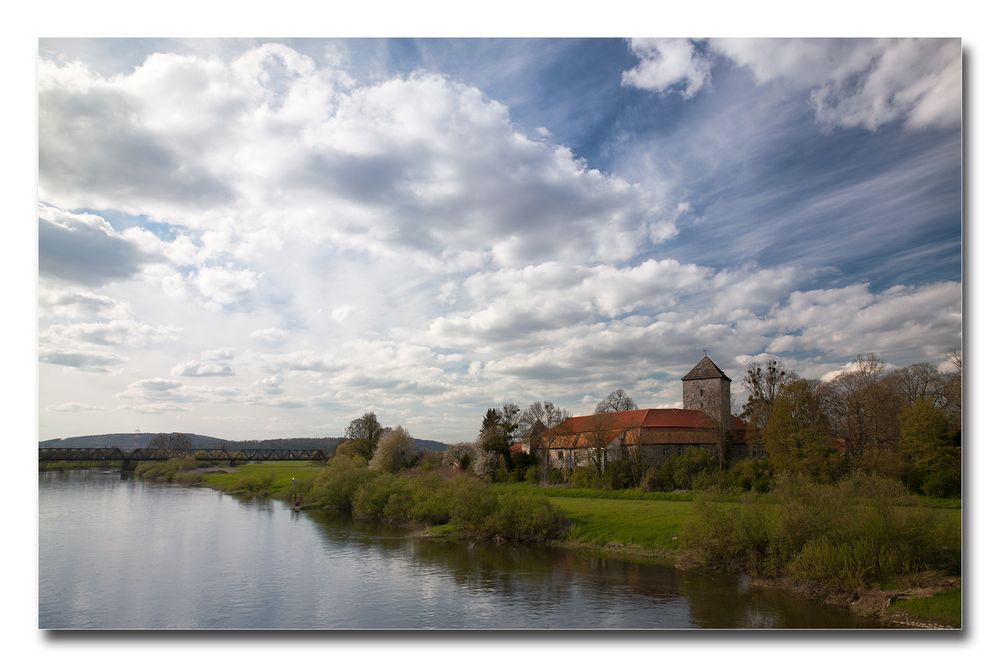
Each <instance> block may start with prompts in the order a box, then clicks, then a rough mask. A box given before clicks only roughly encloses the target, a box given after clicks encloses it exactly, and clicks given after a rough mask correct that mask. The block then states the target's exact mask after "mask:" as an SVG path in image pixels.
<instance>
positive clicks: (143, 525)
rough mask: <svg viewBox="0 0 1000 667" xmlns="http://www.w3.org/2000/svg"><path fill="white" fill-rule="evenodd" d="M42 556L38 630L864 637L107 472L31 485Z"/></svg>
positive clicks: (700, 584) (820, 613) (703, 582)
mask: <svg viewBox="0 0 1000 667" xmlns="http://www.w3.org/2000/svg"><path fill="white" fill-rule="evenodd" d="M38 548H39V563H38V565H39V567H38V572H39V575H38V576H39V581H38V597H39V611H38V620H39V627H41V628H47V629H65V628H80V629H83V628H106V629H111V628H113V629H126V628H136V629H140V628H141V629H160V628H186V629H190V628H199V629H220V628H273V629H305V628H309V629H362V628H365V629H367V628H446V629H453V628H469V629H495V628H525V629H536V628H537V629H543V628H594V629H644V628H657V629H659V628H855V627H874V623H873V622H872V621H865V620H863V619H860V618H857V617H855V616H854V615H852V614H850V613H848V612H846V611H842V610H839V609H835V608H831V607H827V606H824V605H819V604H816V603H812V602H809V601H806V600H802V599H800V598H797V597H795V596H793V595H791V594H788V593H786V592H783V591H777V590H769V589H768V590H762V589H758V588H755V587H750V586H748V585H747V584H746V583H745V582H744V581H741V580H740V579H738V578H735V577H730V576H723V575H718V574H714V573H702V572H691V571H680V570H676V569H674V568H670V567H664V566H657V565H645V564H639V563H634V562H627V561H619V560H614V559H607V558H599V557H592V556H585V555H582V554H580V553H577V552H574V551H570V550H566V549H557V548H550V547H544V546H538V545H519V544H503V545H493V544H475V543H465V542H460V543H455V542H445V541H439V540H427V539H416V538H412V537H408V536H407V535H406V534H405V533H403V532H401V531H398V530H392V529H388V528H384V527H377V526H369V525H361V524H357V523H351V522H350V521H347V520H345V519H343V518H339V517H337V516H329V515H325V514H317V513H309V514H304V513H295V512H292V511H291V510H290V509H289V508H288V507H287V506H285V505H283V504H281V503H279V502H276V501H259V502H249V501H243V500H238V499H236V498H234V497H231V496H228V495H225V494H222V493H220V492H218V491H213V490H211V489H202V488H191V487H181V486H174V485H166V484H154V483H145V482H141V481H136V480H133V479H124V480H123V479H121V478H120V476H119V474H118V473H117V472H114V473H109V472H100V471H94V470H77V471H66V472H44V473H39V527H38Z"/></svg>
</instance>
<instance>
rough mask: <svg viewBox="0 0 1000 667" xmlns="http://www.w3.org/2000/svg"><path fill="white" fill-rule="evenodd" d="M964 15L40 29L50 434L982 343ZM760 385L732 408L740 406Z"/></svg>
mask: <svg viewBox="0 0 1000 667" xmlns="http://www.w3.org/2000/svg"><path fill="white" fill-rule="evenodd" d="M961 66H962V63H961V52H960V44H959V42H958V41H957V40H926V39H925V40H905V39H899V40H697V41H692V40H685V39H672V40H637V41H632V40H627V39H597V40H585V39H572V40H570V39H550V40H533V39H515V40H504V39H495V40H475V39H463V40H447V39H437V40H367V39H357V40H317V39H308V40H267V39H261V40H126V39H116V40H42V41H41V42H40V46H39V197H40V204H39V271H40V277H39V278H40V291H39V293H40V304H39V349H40V362H41V363H40V365H39V385H40V428H39V432H40V433H39V434H40V437H42V438H47V437H57V436H68V435H73V434H81V433H94V432H114V431H128V430H133V429H135V428H136V427H140V428H142V430H150V431H156V430H185V431H196V432H201V433H207V434H211V435H218V436H221V437H233V438H251V437H277V436H290V435H339V434H341V433H342V431H343V428H344V426H345V425H346V424H347V422H348V421H350V419H351V418H353V417H355V416H357V415H359V414H361V413H362V412H364V411H366V410H369V409H374V410H375V411H376V412H377V413H378V414H379V416H380V417H381V418H382V421H383V422H384V423H387V424H396V423H400V424H403V425H404V426H407V427H408V428H410V430H411V432H413V433H414V434H416V435H419V436H421V437H429V438H437V439H441V440H445V441H449V442H452V441H458V440H463V439H469V438H472V437H474V435H475V432H476V429H477V428H478V422H479V418H480V416H481V414H482V413H483V412H484V411H485V410H486V408H488V407H490V406H492V405H496V404H499V403H500V402H502V401H508V400H509V401H515V402H518V403H520V404H522V405H524V404H527V403H530V402H532V401H534V400H553V401H555V402H556V403H557V404H559V405H562V406H563V407H566V408H568V409H569V410H570V411H571V412H573V413H574V414H586V413H587V412H589V410H590V409H591V408H592V406H593V404H595V403H596V402H597V400H599V399H600V398H602V397H603V396H604V395H606V394H607V393H608V392H610V391H612V390H614V389H616V388H618V387H622V388H624V389H625V390H626V391H627V392H628V393H630V394H631V395H632V396H633V398H635V400H636V402H637V403H638V404H639V405H640V406H641V407H657V406H661V407H670V406H677V405H679V403H680V399H681V396H680V382H679V377H680V375H682V374H683V373H684V372H686V371H687V370H688V369H689V368H690V367H691V366H693V365H694V364H695V363H696V362H697V361H698V359H699V357H700V354H701V350H702V349H703V348H707V349H708V350H709V354H710V355H711V356H712V358H713V359H714V360H715V361H716V362H717V363H718V364H719V365H720V366H721V367H722V368H723V369H725V370H726V372H727V373H729V375H730V376H731V377H734V378H738V377H739V376H740V374H741V371H742V368H743V367H745V365H746V364H747V363H748V362H749V361H752V360H755V359H762V358H765V357H778V358H781V359H782V360H783V361H784V362H785V363H786V364H787V365H788V366H790V367H792V368H793V369H795V370H796V371H797V372H799V373H800V374H802V375H804V376H806V377H815V378H820V377H829V376H830V374H832V373H836V372H837V371H838V370H841V369H843V368H844V367H845V365H846V364H848V363H849V362H850V360H851V359H852V358H853V357H855V356H856V355H858V354H863V353H867V352H876V353H878V354H880V355H881V356H883V357H884V358H885V359H886V360H887V361H888V362H889V363H890V364H892V365H895V366H901V365H906V364H909V363H914V362H918V361H929V362H931V363H935V364H937V363H941V362H944V360H945V357H946V355H947V353H948V352H949V351H950V350H952V349H954V348H958V347H959V346H960V345H961V333H962V304H961V278H962V264H961V240H962V226H961V216H962V195H961V187H962V173H961V165H962V163H961V151H962V141H961ZM741 400H742V397H741V394H740V392H739V391H738V387H736V386H735V384H734V405H733V408H734V410H736V411H738V410H739V408H740V406H741Z"/></svg>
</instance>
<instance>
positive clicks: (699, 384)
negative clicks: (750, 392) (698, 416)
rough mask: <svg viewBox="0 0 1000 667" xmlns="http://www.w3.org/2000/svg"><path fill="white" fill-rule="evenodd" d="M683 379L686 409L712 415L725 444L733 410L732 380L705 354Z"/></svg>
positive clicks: (720, 440)
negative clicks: (730, 393)
mask: <svg viewBox="0 0 1000 667" xmlns="http://www.w3.org/2000/svg"><path fill="white" fill-rule="evenodd" d="M681 381H682V382H683V384H684V409H685V410H702V411H703V412H704V413H705V414H707V415H708V416H709V417H711V418H712V419H713V420H714V421H715V422H716V424H718V425H719V442H720V445H724V444H725V441H726V434H727V433H728V432H729V425H730V414H731V410H732V408H731V406H730V402H729V384H730V383H731V382H732V380H730V379H729V378H728V377H726V374H725V373H723V372H722V370H720V369H719V367H718V366H716V365H715V363H714V362H713V361H712V360H711V359H709V358H708V355H705V357H704V358H702V360H701V361H699V362H698V364H697V365H696V366H695V367H694V368H692V369H691V370H690V371H689V372H688V374H687V375H685V376H684V377H683V378H681Z"/></svg>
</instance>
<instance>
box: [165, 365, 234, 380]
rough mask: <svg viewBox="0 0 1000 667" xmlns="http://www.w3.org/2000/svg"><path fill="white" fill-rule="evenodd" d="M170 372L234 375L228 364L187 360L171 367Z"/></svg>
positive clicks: (195, 374) (213, 375) (214, 375)
mask: <svg viewBox="0 0 1000 667" xmlns="http://www.w3.org/2000/svg"><path fill="white" fill-rule="evenodd" d="M170 374H171V375H180V376H182V377H222V376H228V375H235V373H234V372H233V367H232V366H230V365H229V364H221V363H211V362H205V361H188V362H186V363H183V364H178V365H177V366H174V367H173V368H172V369H171V371H170Z"/></svg>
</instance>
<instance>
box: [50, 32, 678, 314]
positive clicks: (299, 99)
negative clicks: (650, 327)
mask: <svg viewBox="0 0 1000 667" xmlns="http://www.w3.org/2000/svg"><path fill="white" fill-rule="evenodd" d="M39 79H40V83H39V88H40V93H39V94H40V98H39V106H40V109H41V111H42V118H43V122H42V124H41V127H40V136H41V137H42V146H41V148H40V169H39V171H40V173H39V180H40V186H39V187H40V191H41V194H42V196H43V197H45V198H48V199H50V200H52V201H60V202H63V204H64V205H66V204H68V205H70V206H73V207H90V208H108V207H113V208H117V209H119V210H122V209H124V210H129V211H132V210H134V211H141V212H143V213H144V214H146V215H150V216H153V217H154V218H156V219H160V220H169V221H170V222H171V223H173V224H176V225H180V226H183V227H187V228H190V229H198V230H203V231H204V233H205V235H204V236H203V238H202V239H201V244H202V245H201V246H200V247H199V249H198V250H197V251H195V249H194V248H193V247H192V245H193V244H190V243H188V242H187V241H184V240H181V241H175V242H173V243H171V244H169V247H168V248H166V249H164V252H165V253H166V254H167V256H169V257H170V258H171V260H172V261H174V262H177V263H190V262H194V261H205V260H206V259H207V257H208V256H209V255H210V254H211V251H210V250H208V247H209V244H210V243H212V241H211V239H210V238H209V236H210V235H211V234H223V235H224V236H225V238H226V239H229V240H227V241H225V246H226V252H227V253H229V254H231V255H232V256H233V257H235V258H236V259H237V260H241V261H246V260H245V259H241V256H240V254H239V252H238V247H239V245H240V243H241V242H240V241H238V240H239V239H254V240H253V241H252V243H253V244H254V246H255V247H257V248H258V249H259V248H261V247H267V248H272V246H273V244H274V243H276V242H277V243H280V240H277V237H276V236H275V234H274V233H273V231H269V230H276V229H280V230H281V232H282V234H281V235H286V236H287V235H301V236H302V237H304V238H306V239H309V240H311V241H313V242H327V243H334V244H337V245H338V246H341V247H347V248H353V249H357V250H360V251H363V252H368V253H375V254H382V255H387V256H393V257H395V256H406V257H408V258H409V259H411V260H412V261H417V262H421V263H423V264H424V265H426V266H429V267H435V268H437V269H441V270H449V271H454V270H465V269H468V268H474V267H476V266H481V265H482V264H483V263H484V262H489V261H492V262H495V263H498V264H500V265H504V266H516V265H522V264H525V263H531V262H533V261H537V260H538V259H539V258H542V257H554V256H559V257H575V256H579V255H581V254H583V255H586V256H592V257H596V258H597V259H598V260H603V261H620V260H625V259H628V258H629V257H631V256H633V255H634V254H635V253H636V252H637V249H638V247H639V246H640V244H641V243H642V241H643V240H644V239H645V238H646V236H647V234H648V233H649V226H650V225H652V224H654V223H656V222H657V221H660V220H662V219H663V218H664V215H663V209H662V206H661V203H660V202H658V201H656V200H654V199H653V198H652V197H651V196H650V195H649V193H646V192H644V191H643V189H642V188H641V187H639V186H637V185H635V184H632V183H628V182H625V181H623V180H621V179H619V178H616V177H613V176H609V175H607V174H604V173H601V172H600V171H598V170H595V169H591V168H589V167H588V166H587V165H586V164H585V163H583V162H582V161H580V160H579V159H577V158H576V157H575V156H574V155H573V154H572V153H571V152H570V151H569V150H568V149H567V148H565V147H563V146H558V145H552V144H550V143H549V142H548V141H547V140H544V139H543V140H535V139H531V138H529V137H528V136H526V135H525V134H523V133H522V132H520V131H519V130H518V129H517V128H515V127H514V125H513V124H512V122H511V120H510V117H509V115H508V111H507V109H506V108H505V107H504V106H503V105H502V104H499V103H498V102H496V101H493V100H490V99H488V98H486V97H485V96H484V95H483V93H482V92H481V91H480V90H478V89H476V88H474V87H472V86H468V85H464V84H462V83H459V82H457V81H453V80H450V79H448V78H446V77H444V76H441V75H437V74H430V73H421V74H416V75H412V76H409V77H405V78H390V79H386V80H382V81H379V82H377V83H374V84H372V85H368V86H360V85H353V84H351V83H350V82H349V81H348V80H347V79H345V78H344V77H343V76H342V74H341V73H338V72H334V71H329V70H324V69H322V68H318V67H317V66H316V65H315V64H314V63H312V61H311V60H309V58H307V57H306V56H304V55H302V54H298V53H296V52H294V51H293V50H291V49H288V48H287V47H281V46H277V45H265V46H262V47H259V48H257V49H254V50H252V51H250V52H248V53H247V54H245V55H244V56H242V57H241V58H238V59H236V60H234V61H232V62H228V63H226V62H222V61H219V60H216V59H212V58H199V57H195V56H171V55H167V54H158V55H155V56H151V57H150V58H149V59H147V60H146V62H145V63H143V65H141V66H140V67H138V68H136V69H135V71H133V72H132V73H130V74H128V75H125V76H120V77H112V78H106V77H102V76H100V75H98V74H96V73H94V72H91V71H89V70H87V69H86V68H83V67H81V66H79V64H73V63H71V64H68V65H62V66H60V65H57V64H54V63H52V62H49V61H47V60H45V59H44V58H43V60H42V62H41V63H40V65H39ZM111 137H114V138H115V141H111V140H110V139H111ZM470 146H475V147H476V150H474V151H470V150H469V147H470ZM289 220H294V221H295V224H294V225H288V221H289ZM567 225H572V226H573V228H574V230H575V232H574V234H573V235H571V236H569V237H567V236H566V235H564V234H561V233H560V230H562V229H565V228H566V226H567ZM659 234H660V237H661V238H662V237H663V234H662V232H660V233H659ZM233 239H237V240H233ZM262 244H263V245H262ZM272 249H273V248H272ZM257 252H259V250H258V251H257ZM250 255H252V252H250V253H245V254H244V257H249V256H250ZM220 270H221V269H213V268H206V269H202V270H201V271H199V272H198V273H197V274H196V277H195V278H194V282H195V286H196V287H197V288H198V290H199V292H200V293H201V294H202V295H203V296H204V297H205V298H206V299H208V301H209V302H210V303H213V304H217V305H228V304H232V303H234V302H235V301H238V300H239V299H241V298H243V297H244V296H245V295H246V294H247V292H248V291H250V290H252V289H253V284H252V283H253V278H254V276H253V275H252V274H251V273H247V272H246V271H247V270H246V269H242V270H236V271H235V272H234V271H229V273H230V275H229V276H228V277H227V278H226V281H225V285H221V286H220V285H219V283H220V282H221V278H222V276H220V275H217V273H216V272H217V271H220ZM233 288H236V289H235V291H234V289H233Z"/></svg>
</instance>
